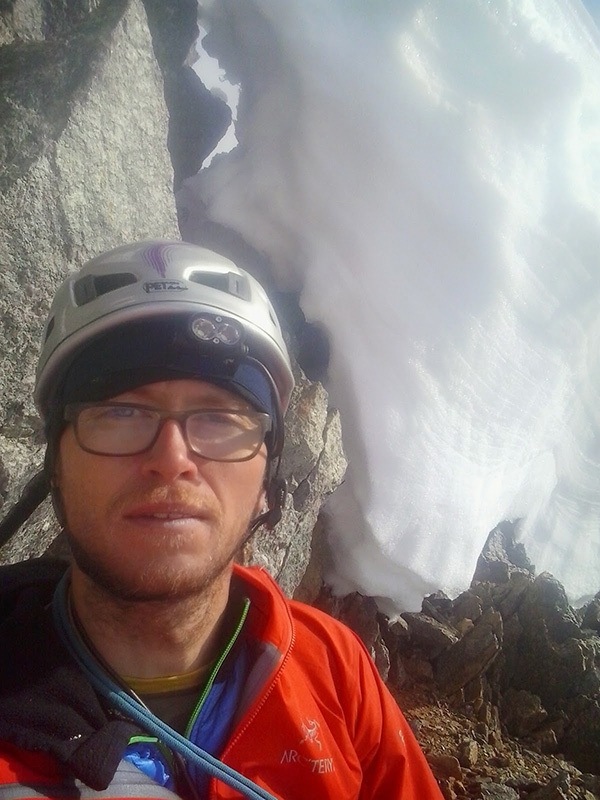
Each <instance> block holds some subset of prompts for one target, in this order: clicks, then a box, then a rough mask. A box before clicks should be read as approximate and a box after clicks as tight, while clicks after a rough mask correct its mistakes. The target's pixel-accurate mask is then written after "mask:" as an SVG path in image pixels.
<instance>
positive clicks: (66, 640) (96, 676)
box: [52, 574, 277, 800]
mask: <svg viewBox="0 0 600 800" xmlns="http://www.w3.org/2000/svg"><path fill="white" fill-rule="evenodd" d="M67 586H68V578H67V574H65V575H64V576H63V578H62V580H61V581H60V583H59V584H58V586H57V587H56V592H55V595H54V602H53V604H52V611H53V615H54V623H55V625H56V629H57V631H58V633H59V636H60V637H61V639H62V641H63V644H64V645H65V647H66V648H67V650H68V651H69V653H70V654H71V655H72V656H73V658H74V659H75V661H76V662H77V664H78V665H79V667H80V668H81V670H82V672H83V673H84V674H85V676H86V677H87V679H88V680H89V682H90V683H91V684H92V686H93V687H94V688H95V689H96V690H97V691H98V692H99V693H100V694H101V695H102V696H103V697H105V698H106V699H107V700H109V701H110V703H111V704H112V705H113V706H114V707H115V708H117V709H119V711H122V712H123V713H124V714H125V715H126V716H127V717H129V718H130V719H132V720H133V721H134V722H136V723H138V725H140V727H142V728H144V729H145V730H147V731H148V732H149V733H151V734H152V735H154V736H156V737H157V738H158V739H160V740H161V741H162V742H163V743H164V744H165V745H166V746H167V747H169V748H170V749H171V750H173V751H174V752H177V753H179V754H181V755H182V756H183V757H184V758H186V759H187V760H189V761H191V762H193V763H194V764H196V765H197V766H198V767H200V769H203V770H205V771H206V772H207V773H208V774H209V775H211V776H212V777H214V778H217V779H218V780H220V781H222V782H223V783H225V784H227V786H230V787H231V788H232V789H236V790H237V791H238V792H240V794H242V795H243V796H244V797H247V798H248V799H249V800H277V798H275V797H274V796H273V795H272V794H270V793H269V792H267V791H266V790H265V789H263V788H262V787H260V786H258V784H256V783H254V781H251V780H250V779H249V778H246V776H245V775H242V774H241V773H240V772H238V771H237V770H235V769H233V768H232V767H229V766H228V765H227V764H224V763H223V762H222V761H219V759H217V758H215V757H214V756H212V755H211V754H210V753H207V752H206V750H202V749H201V748H200V747H198V746H197V745H195V744H194V743H193V742H190V741H189V739H186V738H185V737H184V736H181V734H179V733H178V732H177V731H175V730H173V728H171V727H169V726H168V725H167V724H166V723H165V722H163V721H162V720H161V719H160V718H159V717H157V716H155V715H154V714H153V713H152V712H151V711H150V710H149V709H147V708H145V707H144V706H141V705H140V704H139V703H138V702H137V701H136V700H134V698H133V697H130V696H129V695H128V694H127V692H125V691H124V690H123V689H122V688H121V687H120V686H118V685H117V684H116V683H114V682H113V681H112V680H111V679H110V678H109V676H108V675H107V674H106V673H105V672H104V671H103V670H102V669H101V668H100V667H99V665H98V664H97V663H96V661H95V660H94V659H93V658H92V656H91V655H90V653H89V651H88V650H87V648H86V647H85V646H84V645H83V643H82V642H81V641H80V639H79V637H78V636H77V635H76V633H75V632H74V631H73V629H72V626H71V622H70V619H69V613H68V610H67Z"/></svg>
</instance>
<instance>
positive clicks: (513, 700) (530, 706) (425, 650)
mask: <svg viewBox="0 0 600 800" xmlns="http://www.w3.org/2000/svg"><path fill="white" fill-rule="evenodd" d="M317 604H318V605H319V606H320V607H322V608H324V609H325V610H327V611H328V612H329V613H331V614H333V615H334V616H336V617H338V618H339V619H342V620H343V621H344V622H346V623H347V624H348V625H350V627H352V628H353V629H354V630H356V631H357V633H358V634H359V635H360V636H361V638H362V639H363V641H364V642H365V644H366V645H367V647H368V649H369V650H370V652H371V654H372V656H373V658H374V659H375V661H376V663H377V665H378V667H379V670H380V672H381V674H382V675H383V677H384V678H385V679H386V680H387V681H388V684H389V686H390V688H391V689H392V691H393V693H394V694H395V696H396V697H397V698H398V701H399V703H400V705H401V707H402V708H403V710H404V712H405V714H406V716H407V717H408V719H409V720H410V722H411V724H412V725H413V728H414V730H415V733H416V735H417V738H418V739H419V741H420V742H421V744H422V746H423V748H424V749H425V752H426V754H427V757H428V759H429V761H430V763H431V766H432V768H433V771H434V773H435V775H436V777H437V778H438V780H439V782H440V785H441V787H442V790H443V793H444V796H445V797H447V798H448V800H454V799H455V798H484V799H485V800H492V799H493V800H495V799H496V798H497V799H498V800H500V799H501V798H502V800H511V798H525V797H526V798H529V799H530V800H555V799H556V800H559V799H562V798H573V800H574V799H575V798H578V799H580V800H583V799H584V798H585V800H591V799H592V798H600V777H599V776H600V704H599V703H600V636H599V631H600V593H599V594H598V595H597V596H596V597H595V598H594V599H593V600H592V601H591V602H590V603H588V604H587V605H586V606H585V607H584V608H581V609H578V610H575V609H573V608H571V606H570V605H569V603H568V601H567V598H566V594H565V591H564V589H563V587H562V586H561V585H560V583H558V581H556V580H555V579H554V578H553V577H552V576H551V575H549V574H548V573H543V574H541V575H538V576H536V575H535V570H534V567H533V565H532V564H531V563H530V562H529V560H528V559H527V556H526V554H525V552H524V550H523V548H522V546H521V545H519V544H517V543H516V540H515V536H514V528H513V526H512V525H510V524H507V523H505V524H503V525H501V526H499V527H498V528H496V529H495V530H494V531H493V532H492V533H491V534H490V536H489V538H488V541H487V544H486V547H485V549H484V551H483V553H482V555H481V556H480V559H479V562H478V565H477V570H476V572H475V575H474V578H473V581H472V583H471V586H470V588H469V589H468V590H467V591H465V592H463V593H462V594H461V595H459V596H458V597H457V598H455V599H454V600H451V599H450V598H448V597H446V596H445V595H443V594H441V593H439V594H435V595H431V596H429V597H426V598H425V600H424V601H423V605H422V609H421V611H420V612H418V613H404V614H401V615H400V616H398V617H397V618H395V619H388V618H386V617H384V616H382V615H381V614H380V613H379V612H378V610H377V606H376V603H375V601H374V600H373V599H372V598H368V597H363V596H361V595H358V594H353V595H349V596H347V597H344V598H334V597H332V596H331V594H330V593H329V592H328V591H327V590H326V589H325V590H323V591H322V592H321V594H320V596H319V598H318V599H317Z"/></svg>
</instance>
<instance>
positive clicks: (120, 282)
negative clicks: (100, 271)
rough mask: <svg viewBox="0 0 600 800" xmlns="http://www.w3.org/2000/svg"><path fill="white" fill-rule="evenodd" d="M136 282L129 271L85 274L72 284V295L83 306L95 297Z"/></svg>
mask: <svg viewBox="0 0 600 800" xmlns="http://www.w3.org/2000/svg"><path fill="white" fill-rule="evenodd" d="M132 283H137V278H136V276H135V275H133V274H132V273H131V272H116V273H114V274H113V275H85V276H84V277H83V278H80V279H79V280H78V281H75V285H74V286H73V295H74V297H75V302H76V303H77V305H78V306H84V305H85V304H86V303H90V302H91V301H92V300H95V299H96V298H97V297H101V296H102V295H103V294H108V292H114V291H115V289H121V288H123V286H129V285H130V284H132Z"/></svg>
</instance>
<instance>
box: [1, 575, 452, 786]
mask: <svg viewBox="0 0 600 800" xmlns="http://www.w3.org/2000/svg"><path fill="white" fill-rule="evenodd" d="M236 573H237V574H238V576H239V577H241V579H242V580H243V581H244V583H245V585H246V586H245V588H246V591H247V593H248V595H249V597H250V600H251V606H250V609H251V611H250V617H249V620H248V622H249V632H250V635H251V636H253V637H254V638H255V639H256V640H258V641H259V642H260V643H261V648H260V650H261V654H260V655H259V657H258V659H257V661H256V663H255V665H254V667H253V669H252V671H251V673H250V675H249V678H248V681H247V684H246V686H247V688H246V692H245V695H244V697H243V699H242V704H241V708H240V709H239V712H238V719H237V723H236V725H235V727H234V729H233V733H232V735H231V737H230V740H229V742H228V744H227V745H226V747H225V749H224V751H223V753H222V755H221V759H222V760H223V761H224V762H225V763H227V764H229V765H230V766H232V767H234V768H235V769H237V770H239V771H240V772H242V773H243V774H244V775H246V776H247V777H248V778H250V779H252V780H253V781H255V782H256V783H257V784H259V785H260V786H262V787H264V788H265V789H267V790H268V791H269V792H271V793H272V794H273V795H275V796H276V797H278V798H281V800H308V799H309V798H310V799H311V800H312V798H315V800H359V799H360V800H395V799H396V798H402V800H417V799H418V800H428V799H429V798H432V800H441V798H442V795H441V793H440V790H439V788H438V786H437V783H436V781H435V779H434V778H433V776H432V774H431V771H430V769H429V766H428V765H427V762H426V760H425V758H424V756H423V754H422V752H421V750H420V748H419V746H418V744H417V742H416V740H415V738H414V736H413V734H412V731H411V730H410V728H409V726H408V724H407V722H406V720H405V719H404V717H403V716H402V714H401V712H400V710H399V709H398V706H397V704H396V702H395V701H394V700H393V698H392V697H391V695H390V694H389V692H388V690H387V689H386V687H385V685H384V684H383V682H382V681H381V679H380V677H379V675H378V673H377V670H376V668H375V666H374V664H373V662H372V660H371V658H370V656H369V655H368V653H367V651H366V650H365V648H364V646H363V644H362V643H361V641H360V640H359V639H358V637H357V636H356V635H355V634H354V633H353V632H352V631H350V630H349V629H348V628H346V627H345V626H344V625H342V624H341V623H339V622H337V621H336V620H334V619H332V618H331V617H329V616H327V615H326V614H324V613H322V612H320V611H318V610H316V609H314V608H311V607H310V606H306V605H304V604H301V603H297V602H294V601H289V600H287V599H286V598H285V597H284V596H283V594H282V593H281V591H280V590H279V588H278V587H277V586H276V584H275V583H274V581H273V580H272V579H271V578H270V576H269V575H268V574H267V573H266V572H264V571H262V570H258V569H248V568H242V567H236ZM5 738H6V737H5ZM17 744H18V742H14V741H13V742H12V743H4V744H3V743H2V742H0V800H21V798H29V797H36V798H39V797H59V796H60V797H65V794H64V789H65V781H64V778H65V775H64V767H61V766H60V765H59V764H57V762H56V760H54V759H51V758H49V756H47V755H46V754H41V753H31V752H25V751H23V750H19V749H18V747H17V746H16V745H17ZM124 769H125V772H124V773H123V774H120V773H119V771H117V774H116V775H115V777H114V779H113V782H112V783H111V784H110V785H109V786H108V788H107V789H106V790H105V791H104V792H103V793H102V795H101V796H102V797H107V798H109V797H110V798H122V797H127V798H132V797H150V798H172V797H173V795H172V794H171V793H170V792H168V791H167V790H165V789H163V788H160V787H158V786H155V785H154V784H150V785H148V781H147V779H146V778H145V776H144V777H143V778H141V777H140V775H141V774H140V775H137V773H135V775H136V779H135V784H136V785H135V786H133V785H132V783H133V781H132V780H131V779H130V778H128V777H127V776H131V774H132V772H131V771H132V769H133V770H135V768H132V767H131V765H128V766H127V767H125V768H124ZM138 772H139V771H138ZM123 775H125V777H123ZM138 779H139V780H138ZM70 781H71V782H72V778H70ZM137 784H140V786H142V784H143V788H140V786H138V785H137ZM53 785H54V786H56V787H57V788H58V786H60V794H59V792H58V791H57V789H54V792H53V788H52V787H53ZM26 787H36V791H37V794H36V793H34V792H32V791H30V790H29V789H28V788H26ZM154 787H155V788H154ZM78 791H79V794H80V796H82V797H85V796H86V794H87V792H86V789H85V786H83V787H82V786H81V785H80V787H79V790H78ZM40 792H41V793H40ZM67 796H68V794H67ZM94 796H98V795H97V794H95V795H94ZM208 796H209V798H211V800H213V798H215V799H216V798H219V800H225V798H231V800H233V798H236V800H239V797H240V795H239V793H237V792H236V791H234V790H232V789H230V788H229V787H227V786H226V785H224V784H223V783H221V782H220V781H216V780H214V779H213V780H212V781H211V784H210V788H209V795H208Z"/></svg>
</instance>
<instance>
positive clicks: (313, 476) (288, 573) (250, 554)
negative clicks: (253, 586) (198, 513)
mask: <svg viewBox="0 0 600 800" xmlns="http://www.w3.org/2000/svg"><path fill="white" fill-rule="evenodd" d="M295 378H296V388H295V389H294V393H293V395H292V399H291V402H290V407H289V410H288V413H287V417H286V442H285V447H284V451H283V456H282V460H281V470H280V473H281V475H282V477H283V478H285V480H286V482H287V485H288V495H287V498H286V505H285V509H284V514H283V517H282V520H281V522H280V523H279V524H278V525H277V526H276V527H275V529H274V530H272V531H269V532H265V531H262V530H259V531H258V532H257V534H256V536H255V537H254V539H253V540H252V541H251V542H250V544H249V545H248V546H247V548H246V552H245V561H246V563H249V564H256V565H259V566H263V567H265V568H266V569H267V570H268V571H269V572H270V573H271V575H273V576H275V578H276V579H277V581H278V583H279V585H280V586H281V587H282V589H283V591H284V592H286V594H288V595H290V596H291V595H292V594H293V593H294V591H295V590H296V588H297V587H298V586H299V584H300V582H301V580H302V577H303V575H304V573H305V571H306V568H307V566H308V562H309V560H310V555H311V541H312V537H313V530H314V528H315V525H316V521H317V517H318V514H319V511H320V509H321V506H322V504H323V500H324V498H326V497H327V495H329V494H331V492H333V490H334V489H335V488H337V486H339V485H340V483H341V482H342V480H343V477H344V473H345V471H346V466H347V462H346V457H345V455H344V451H343V447H342V435H341V434H342V432H341V424H340V419H339V413H338V412H337V411H334V410H331V409H329V406H328V396H327V392H326V391H325V389H324V388H323V386H322V385H321V384H318V383H311V382H310V381H308V380H307V379H306V378H305V377H304V375H302V373H300V372H299V371H297V372H296V376H295Z"/></svg>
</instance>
